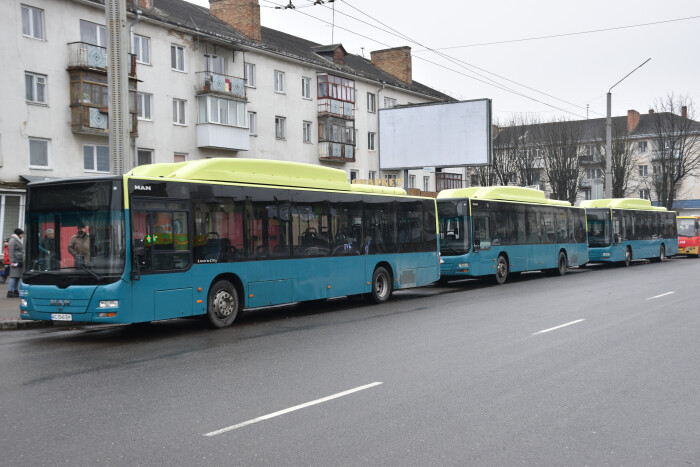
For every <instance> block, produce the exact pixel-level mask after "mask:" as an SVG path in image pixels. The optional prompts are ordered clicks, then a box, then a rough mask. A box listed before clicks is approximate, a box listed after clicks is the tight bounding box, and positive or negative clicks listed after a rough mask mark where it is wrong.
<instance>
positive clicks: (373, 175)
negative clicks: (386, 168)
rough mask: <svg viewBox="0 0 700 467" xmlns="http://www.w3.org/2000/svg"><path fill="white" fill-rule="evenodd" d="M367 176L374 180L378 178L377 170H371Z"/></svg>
mask: <svg viewBox="0 0 700 467" xmlns="http://www.w3.org/2000/svg"><path fill="white" fill-rule="evenodd" d="M367 178H368V179H369V180H370V181H372V182H374V181H375V180H376V179H377V172H375V171H374V170H370V171H369V173H368V174H367Z"/></svg>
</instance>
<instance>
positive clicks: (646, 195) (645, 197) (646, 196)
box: [639, 188, 651, 199]
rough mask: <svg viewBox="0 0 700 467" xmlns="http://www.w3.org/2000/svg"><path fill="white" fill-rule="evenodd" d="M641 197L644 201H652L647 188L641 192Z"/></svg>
mask: <svg viewBox="0 0 700 467" xmlns="http://www.w3.org/2000/svg"><path fill="white" fill-rule="evenodd" d="M639 197H640V198H642V199H651V197H649V190H648V189H646V188H643V189H641V190H639Z"/></svg>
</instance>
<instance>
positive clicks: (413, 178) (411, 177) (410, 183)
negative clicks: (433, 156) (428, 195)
mask: <svg viewBox="0 0 700 467" xmlns="http://www.w3.org/2000/svg"><path fill="white" fill-rule="evenodd" d="M408 187H409V188H415V187H416V176H415V175H409V176H408Z"/></svg>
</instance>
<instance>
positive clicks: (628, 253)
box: [624, 247, 632, 268]
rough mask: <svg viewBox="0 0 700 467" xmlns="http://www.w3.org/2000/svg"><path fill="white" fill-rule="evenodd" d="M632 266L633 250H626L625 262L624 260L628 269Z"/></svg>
mask: <svg viewBox="0 0 700 467" xmlns="http://www.w3.org/2000/svg"><path fill="white" fill-rule="evenodd" d="M630 264H632V250H630V248H629V247H627V248H626V249H625V260H624V265H625V267H626V268H628V267H630Z"/></svg>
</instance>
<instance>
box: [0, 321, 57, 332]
mask: <svg viewBox="0 0 700 467" xmlns="http://www.w3.org/2000/svg"><path fill="white" fill-rule="evenodd" d="M51 326H53V322H52V321H36V320H23V319H17V320H13V319H6V320H1V321H0V331H15V330H17V329H36V328H46V327H51Z"/></svg>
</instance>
